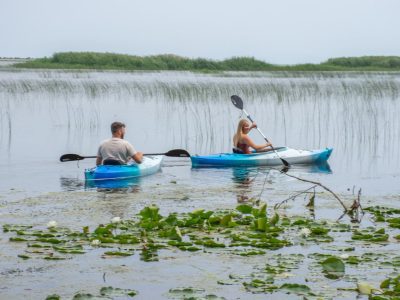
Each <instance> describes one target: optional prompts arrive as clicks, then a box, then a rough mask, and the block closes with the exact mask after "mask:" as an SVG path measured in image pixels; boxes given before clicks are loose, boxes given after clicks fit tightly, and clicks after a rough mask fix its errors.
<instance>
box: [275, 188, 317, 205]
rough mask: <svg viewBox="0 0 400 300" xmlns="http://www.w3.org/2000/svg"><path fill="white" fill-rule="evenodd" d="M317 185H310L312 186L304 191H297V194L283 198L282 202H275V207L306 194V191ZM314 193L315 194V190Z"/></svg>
mask: <svg viewBox="0 0 400 300" xmlns="http://www.w3.org/2000/svg"><path fill="white" fill-rule="evenodd" d="M315 187H316V185H314V186H312V187H310V188H308V189H306V190H304V191H302V192H299V193H297V194H296V195H293V196H290V197H289V198H287V199H285V200H283V201H282V202H280V203H277V204H275V206H274V209H277V208H279V207H280V206H281V205H282V204H284V203H286V202H288V201H289V200H294V199H296V197H297V196H300V195H301V194H304V193H306V192H308V191H309V190H312V189H314V188H315ZM314 195H315V192H314Z"/></svg>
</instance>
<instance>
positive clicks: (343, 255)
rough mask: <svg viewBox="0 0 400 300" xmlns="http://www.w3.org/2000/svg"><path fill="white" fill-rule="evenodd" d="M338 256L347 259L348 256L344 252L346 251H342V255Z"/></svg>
mask: <svg viewBox="0 0 400 300" xmlns="http://www.w3.org/2000/svg"><path fill="white" fill-rule="evenodd" d="M340 258H341V259H348V258H349V255H348V254H346V253H343V254H342V255H340Z"/></svg>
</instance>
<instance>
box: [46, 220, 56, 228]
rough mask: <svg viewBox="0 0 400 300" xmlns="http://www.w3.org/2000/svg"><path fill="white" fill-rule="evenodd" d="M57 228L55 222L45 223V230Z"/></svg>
mask: <svg viewBox="0 0 400 300" xmlns="http://www.w3.org/2000/svg"><path fill="white" fill-rule="evenodd" d="M55 227H57V222H56V221H50V222H49V223H47V228H55Z"/></svg>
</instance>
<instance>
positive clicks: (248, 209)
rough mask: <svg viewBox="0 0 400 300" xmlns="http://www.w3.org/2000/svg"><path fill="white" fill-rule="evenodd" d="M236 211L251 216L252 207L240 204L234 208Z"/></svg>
mask: <svg viewBox="0 0 400 300" xmlns="http://www.w3.org/2000/svg"><path fill="white" fill-rule="evenodd" d="M236 210H238V211H240V212H241V213H242V214H251V212H252V210H253V207H252V206H250V205H247V204H241V205H238V206H237V207H236Z"/></svg>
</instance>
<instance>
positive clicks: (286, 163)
mask: <svg viewBox="0 0 400 300" xmlns="http://www.w3.org/2000/svg"><path fill="white" fill-rule="evenodd" d="M281 161H282V163H283V164H284V165H285V167H289V163H288V162H287V161H286V160H284V159H283V158H281Z"/></svg>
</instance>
